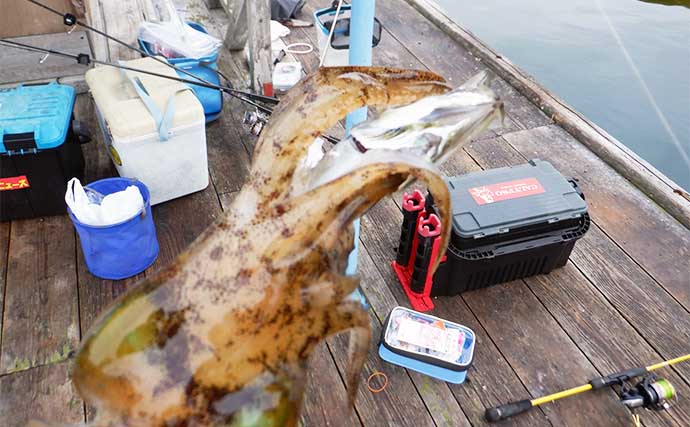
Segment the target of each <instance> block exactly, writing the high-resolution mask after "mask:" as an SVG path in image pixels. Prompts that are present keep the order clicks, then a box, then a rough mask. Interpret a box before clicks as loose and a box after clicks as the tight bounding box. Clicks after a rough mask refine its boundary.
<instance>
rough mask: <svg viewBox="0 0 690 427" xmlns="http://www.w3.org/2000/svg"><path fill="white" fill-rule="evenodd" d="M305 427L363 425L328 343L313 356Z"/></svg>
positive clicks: (306, 403)
mask: <svg viewBox="0 0 690 427" xmlns="http://www.w3.org/2000/svg"><path fill="white" fill-rule="evenodd" d="M302 425H303V426H333V427H341V426H342V427H350V426H361V425H362V423H361V422H360V420H359V418H358V417H357V413H356V412H355V411H354V409H353V408H350V406H349V403H348V400H347V390H346V389H345V385H344V384H343V381H342V379H341V377H340V374H339V373H338V369H337V367H336V366H335V362H334V361H333V358H332V356H331V353H330V352H329V350H328V346H326V344H325V343H321V344H320V345H319V346H318V347H317V348H316V349H315V350H314V353H313V354H312V356H311V360H310V361H309V370H308V371H307V389H306V392H305V394H304V403H303V405H302Z"/></svg>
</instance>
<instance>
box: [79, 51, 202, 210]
mask: <svg viewBox="0 0 690 427" xmlns="http://www.w3.org/2000/svg"><path fill="white" fill-rule="evenodd" d="M123 64H124V65H127V66H129V67H132V68H138V69H142V70H146V71H152V72H155V73H158V74H165V75H169V76H171V77H177V73H175V71H174V70H173V69H171V68H170V67H166V66H165V65H164V64H161V63H159V62H156V61H155V60H153V59H151V58H142V59H136V60H133V61H126V62H123ZM86 82H87V83H88V85H89V88H90V90H91V94H92V95H93V99H94V101H95V103H96V114H97V116H98V120H99V122H100V125H101V130H102V131H103V140H104V141H105V144H106V146H107V149H108V152H109V153H110V157H111V158H112V160H113V162H114V163H115V167H116V168H117V171H118V173H119V174H120V176H123V177H127V178H136V179H138V180H140V181H142V182H143V183H144V184H146V186H147V187H148V189H149V192H150V193H151V204H152V205H155V204H157V203H161V202H165V201H167V200H171V199H174V198H177V197H180V196H184V195H186V194H190V193H194V192H196V191H200V190H203V189H204V188H206V187H207V186H208V161H207V156H206V128H205V123H206V120H205V117H204V109H203V107H202V106H201V103H200V102H199V100H198V99H197V98H196V96H194V93H193V92H192V91H191V90H190V89H189V88H188V87H187V86H186V85H185V84H184V83H181V82H177V81H174V80H169V79H164V78H160V77H155V76H151V75H148V74H143V73H135V72H130V71H126V72H125V71H123V70H120V69H117V68H113V67H107V66H104V67H98V68H94V69H91V70H89V71H88V72H87V73H86ZM137 86H138V87H137Z"/></svg>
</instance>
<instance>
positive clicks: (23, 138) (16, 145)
mask: <svg viewBox="0 0 690 427" xmlns="http://www.w3.org/2000/svg"><path fill="white" fill-rule="evenodd" d="M2 143H3V145H4V146H5V150H7V154H8V155H12V154H26V153H35V152H36V151H37V146H36V138H35V133H34V132H24V133H14V134H5V135H4V136H3V137H2Z"/></svg>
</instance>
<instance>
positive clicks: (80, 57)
mask: <svg viewBox="0 0 690 427" xmlns="http://www.w3.org/2000/svg"><path fill="white" fill-rule="evenodd" d="M0 44H2V45H5V46H8V47H12V48H15V49H22V50H28V51H31V52H41V53H46V54H50V55H57V56H62V57H65V58H70V59H74V60H75V61H76V62H77V63H78V64H81V65H84V66H88V65H89V64H91V63H94V64H100V65H105V66H109V67H114V68H119V69H122V70H127V71H132V72H136V73H142V74H148V75H151V76H155V77H160V78H163V79H168V80H173V81H178V82H181V83H186V84H189V85H197V86H202V87H207V88H211V89H216V90H219V91H222V92H226V93H227V91H228V90H230V88H228V87H225V86H219V85H214V84H213V83H209V84H206V83H203V82H197V81H192V80H188V79H183V78H181V77H179V76H169V75H166V74H160V73H156V72H154V71H148V70H142V69H139V68H134V67H129V66H127V65H122V64H115V63H112V62H108V61H100V60H98V59H95V58H91V57H90V56H89V55H88V54H86V53H79V54H71V53H66V52H60V51H58V50H54V49H47V48H43V47H38V46H31V45H28V44H25V43H21V42H17V41H14V40H7V39H3V38H0ZM223 78H225V79H226V80H227V78H226V77H225V76H223ZM233 96H234V97H235V98H237V99H239V100H241V101H244V102H246V103H247V104H249V105H252V106H253V107H255V108H256V109H257V110H258V111H261V112H262V113H264V114H266V115H268V116H270V115H271V114H272V113H273V110H272V109H271V108H268V107H266V106H263V105H261V104H258V103H256V102H254V101H252V100H250V99H247V98H245V97H243V96H240V95H233ZM266 120H267V118H266ZM266 120H264V122H265V121H266ZM321 136H322V137H323V138H324V139H326V140H327V141H329V142H331V143H333V144H337V143H338V141H339V140H338V139H337V138H335V137H333V136H330V135H326V134H324V135H321Z"/></svg>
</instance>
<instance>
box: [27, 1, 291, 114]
mask: <svg viewBox="0 0 690 427" xmlns="http://www.w3.org/2000/svg"><path fill="white" fill-rule="evenodd" d="M26 1H28V2H29V3H32V4H34V5H36V6H39V7H41V8H43V9H45V10H47V11H49V12H51V13H54V14H56V15H58V16H61V17H62V18H63V22H64V24H65V25H69V26H75V25H78V26H80V27H82V28H84V29H86V30H89V31H92V32H94V33H96V34H98V35H100V36H103V37H105V38H106V39H108V40H112V41H114V42H115V43H118V44H120V45H122V46H125V47H126V48H128V49H131V50H133V51H135V52H138V53H139V54H141V55H142V56H144V57H147V58H151V59H153V60H155V61H156V62H159V63H161V64H163V65H165V66H167V67H170V68H172V69H173V70H175V71H177V72H180V73H182V74H185V75H187V76H189V77H193V78H194V79H197V80H199V81H200V82H201V83H203V84H200V83H191V84H196V85H198V86H203V87H207V88H210V89H217V90H222V91H224V92H225V93H227V94H228V95H230V96H235V97H236V98H238V97H237V96H236V95H237V94H241V95H245V96H251V97H253V98H256V99H260V100H262V101H264V102H269V103H271V104H277V103H278V100H277V99H276V98H272V97H268V96H263V95H258V94H253V93H248V92H244V91H241V90H237V89H231V88H222V87H221V86H218V85H214V84H213V83H211V82H209V81H207V80H204V79H203V78H201V77H199V76H197V75H195V74H193V73H192V72H190V71H187V70H185V69H183V68H180V67H177V66H175V65H173V64H171V63H169V62H167V61H165V60H164V59H161V58H159V57H157V56H154V55H151V54H149V53H147V52H146V51H145V50H143V49H140V48H138V47H136V46H133V45H131V44H129V43H127V42H125V41H123V40H120V39H118V38H117V37H113V36H111V35H109V34H107V33H105V32H103V31H101V30H98V29H96V28H94V27H92V26H90V25H88V24H85V23H83V22H81V21H80V20H78V19H77V17H76V16H74V15H72V14H71V13H62V12H60V11H58V10H56V9H53V8H52V7H50V6H48V5H45V4H43V3H41V2H39V1H37V0H26ZM91 61H92V62H94V63H97V64H102V65H111V66H114V65H113V64H103V63H101V62H98V61H97V60H96V59H91ZM141 72H143V71H141ZM159 77H160V76H159ZM185 83H188V82H186V81H185ZM238 99H242V98H238ZM242 100H244V99H242ZM251 105H253V104H251Z"/></svg>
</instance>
